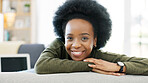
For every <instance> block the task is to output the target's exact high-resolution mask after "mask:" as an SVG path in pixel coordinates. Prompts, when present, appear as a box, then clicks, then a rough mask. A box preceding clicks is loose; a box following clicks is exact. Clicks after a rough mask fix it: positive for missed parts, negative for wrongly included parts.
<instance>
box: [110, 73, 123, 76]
mask: <svg viewBox="0 0 148 83" xmlns="http://www.w3.org/2000/svg"><path fill="white" fill-rule="evenodd" d="M112 75H115V76H123V75H125V73H112Z"/></svg>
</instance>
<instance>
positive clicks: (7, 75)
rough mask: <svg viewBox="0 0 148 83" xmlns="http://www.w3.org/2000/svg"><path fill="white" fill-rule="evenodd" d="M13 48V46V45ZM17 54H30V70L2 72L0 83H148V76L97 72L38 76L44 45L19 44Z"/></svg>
mask: <svg viewBox="0 0 148 83" xmlns="http://www.w3.org/2000/svg"><path fill="white" fill-rule="evenodd" d="M11 46H12V44H11ZM17 47H18V50H16V53H18V54H22V53H28V54H30V60H31V61H30V62H31V68H32V69H30V70H25V71H18V72H0V83H148V76H142V75H124V76H112V75H104V74H98V73H95V72H74V73H57V74H36V73H35V71H34V68H33V67H34V64H35V62H36V60H37V59H38V57H39V55H40V53H41V52H42V51H43V50H44V48H45V47H44V45H43V44H19V46H17Z"/></svg>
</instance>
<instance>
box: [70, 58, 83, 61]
mask: <svg viewBox="0 0 148 83" xmlns="http://www.w3.org/2000/svg"><path fill="white" fill-rule="evenodd" d="M72 59H73V60H74V61H82V60H84V59H79V58H72Z"/></svg>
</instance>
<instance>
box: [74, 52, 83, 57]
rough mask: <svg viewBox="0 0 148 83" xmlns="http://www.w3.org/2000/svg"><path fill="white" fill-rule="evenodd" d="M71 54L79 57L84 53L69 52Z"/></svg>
mask: <svg viewBox="0 0 148 83" xmlns="http://www.w3.org/2000/svg"><path fill="white" fill-rule="evenodd" d="M71 53H72V55H74V56H76V57H79V56H81V55H82V54H83V53H84V51H82V52H71Z"/></svg>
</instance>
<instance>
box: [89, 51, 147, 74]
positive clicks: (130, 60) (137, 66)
mask: <svg viewBox="0 0 148 83" xmlns="http://www.w3.org/2000/svg"><path fill="white" fill-rule="evenodd" d="M98 55H99V59H93V58H92V59H91V58H90V59H86V60H88V61H87V62H92V63H94V64H95V65H90V67H92V68H93V70H94V71H96V70H95V69H96V68H97V69H99V70H102V71H105V73H104V72H103V73H104V74H111V75H118V74H119V73H117V74H115V72H117V71H119V69H120V67H119V66H118V65H117V64H116V63H117V62H118V61H121V62H123V63H124V64H125V66H124V69H123V71H124V72H125V73H126V74H142V75H148V59H146V58H136V57H127V56H125V55H119V54H113V53H107V52H101V53H99V54H98ZM101 59H102V60H101ZM102 71H101V72H102ZM99 72H100V71H99Z"/></svg>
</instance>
